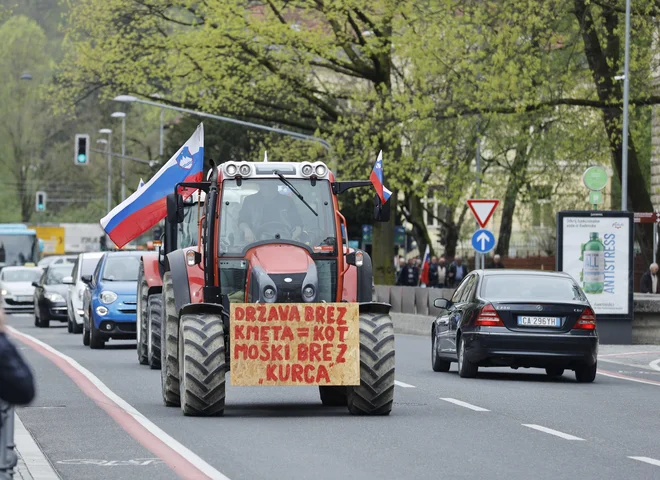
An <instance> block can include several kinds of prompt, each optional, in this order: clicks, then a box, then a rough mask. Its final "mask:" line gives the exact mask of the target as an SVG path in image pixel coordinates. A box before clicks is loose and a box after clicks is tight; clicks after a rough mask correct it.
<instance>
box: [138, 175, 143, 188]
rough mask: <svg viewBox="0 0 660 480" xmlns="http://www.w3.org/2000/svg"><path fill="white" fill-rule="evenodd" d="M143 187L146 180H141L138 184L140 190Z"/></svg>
mask: <svg viewBox="0 0 660 480" xmlns="http://www.w3.org/2000/svg"><path fill="white" fill-rule="evenodd" d="M142 187H144V180H142V179H141V178H140V183H138V188H137V189H138V190H140V189H141V188H142Z"/></svg>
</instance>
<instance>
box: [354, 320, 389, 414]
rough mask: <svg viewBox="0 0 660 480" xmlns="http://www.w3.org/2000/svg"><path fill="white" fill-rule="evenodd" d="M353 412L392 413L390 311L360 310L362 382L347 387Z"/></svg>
mask: <svg viewBox="0 0 660 480" xmlns="http://www.w3.org/2000/svg"><path fill="white" fill-rule="evenodd" d="M346 390H347V394H348V395H347V404H348V411H349V412H351V413H352V414H353V415H389V413H390V412H391V411H392V403H393V402H394V325H393V324H392V319H391V318H390V316H389V315H387V314H380V313H360V386H357V387H355V386H354V387H347V389H346Z"/></svg>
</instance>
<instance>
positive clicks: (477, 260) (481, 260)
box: [474, 118, 484, 269]
mask: <svg viewBox="0 0 660 480" xmlns="http://www.w3.org/2000/svg"><path fill="white" fill-rule="evenodd" d="M480 122H481V118H479V119H478V120H477V147H476V162H477V198H479V195H480V193H479V192H480V190H481V132H480V128H479V127H480ZM475 223H476V224H477V228H480V226H479V222H475ZM483 263H484V256H483V255H482V254H481V253H477V254H476V255H475V261H474V267H475V268H476V269H480V268H484V267H483Z"/></svg>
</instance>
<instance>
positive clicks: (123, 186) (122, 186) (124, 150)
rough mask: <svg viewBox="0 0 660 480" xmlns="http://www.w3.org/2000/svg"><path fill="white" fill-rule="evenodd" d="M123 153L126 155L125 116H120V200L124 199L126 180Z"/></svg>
mask: <svg viewBox="0 0 660 480" xmlns="http://www.w3.org/2000/svg"><path fill="white" fill-rule="evenodd" d="M124 155H126V116H123V117H122V118H121V156H122V159H121V201H122V202H123V201H124V200H126V182H125V177H124V164H125V163H126V162H125V160H124Z"/></svg>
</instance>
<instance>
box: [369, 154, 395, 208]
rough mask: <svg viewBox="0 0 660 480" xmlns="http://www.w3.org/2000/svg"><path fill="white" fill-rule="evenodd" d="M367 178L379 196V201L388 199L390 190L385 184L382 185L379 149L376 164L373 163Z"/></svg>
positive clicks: (381, 159) (383, 201) (381, 155)
mask: <svg viewBox="0 0 660 480" xmlns="http://www.w3.org/2000/svg"><path fill="white" fill-rule="evenodd" d="M369 180H371V183H372V184H373V186H374V188H375V189H376V193H377V194H378V196H379V197H380V201H381V202H382V203H385V202H387V201H388V200H389V198H390V196H391V195H392V192H390V191H389V190H388V189H387V187H385V185H383V151H382V150H381V151H380V153H379V154H378V158H377V159H376V164H375V165H374V168H373V170H372V171H371V175H370V176H369Z"/></svg>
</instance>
